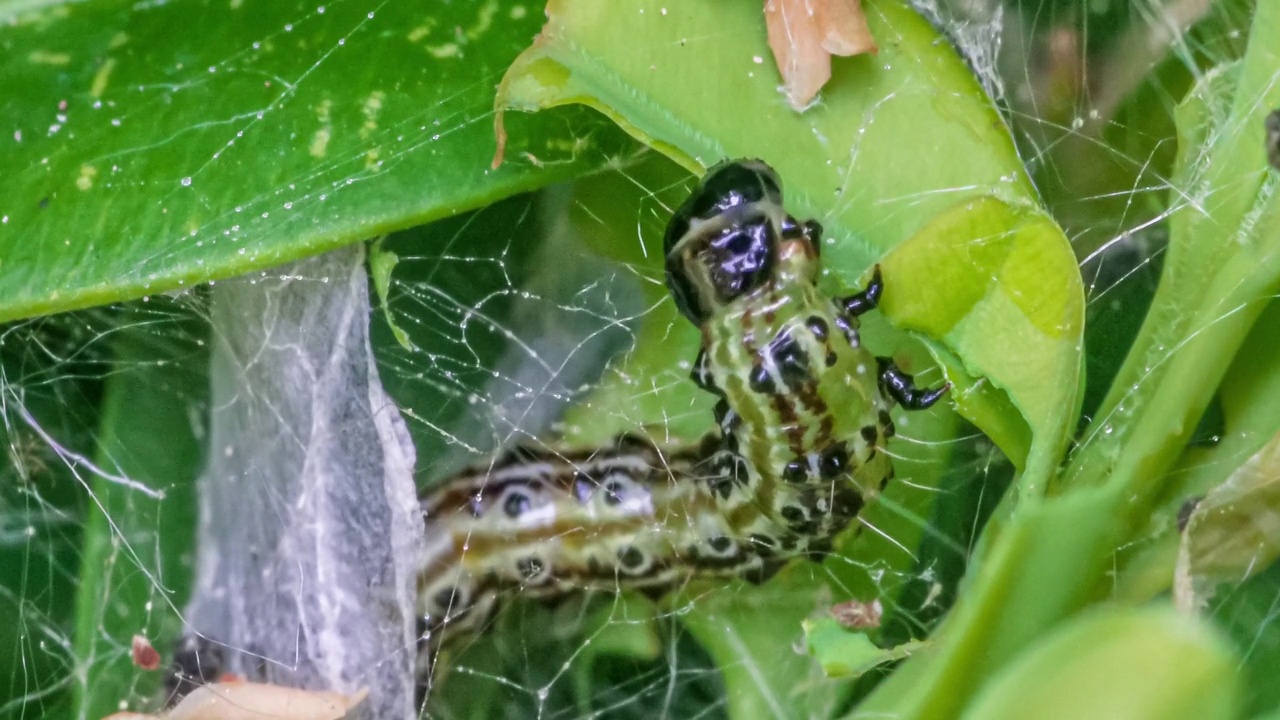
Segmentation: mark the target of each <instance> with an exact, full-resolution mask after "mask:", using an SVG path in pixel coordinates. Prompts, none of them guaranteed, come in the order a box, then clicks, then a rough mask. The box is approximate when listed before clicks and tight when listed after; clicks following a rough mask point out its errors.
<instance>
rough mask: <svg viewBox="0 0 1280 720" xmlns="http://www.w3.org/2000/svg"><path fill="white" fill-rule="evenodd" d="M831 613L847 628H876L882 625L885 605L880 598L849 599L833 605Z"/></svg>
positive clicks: (841, 625)
mask: <svg viewBox="0 0 1280 720" xmlns="http://www.w3.org/2000/svg"><path fill="white" fill-rule="evenodd" d="M831 615H832V616H833V617H834V618H835V619H836V622H838V623H840V627H843V628H844V629H846V630H874V629H875V628H878V627H880V619H881V618H882V617H884V606H883V605H881V604H880V600H879V599H876V600H872V601H871V602H863V601H861V600H849V601H848V602H842V603H837V604H835V605H832V606H831Z"/></svg>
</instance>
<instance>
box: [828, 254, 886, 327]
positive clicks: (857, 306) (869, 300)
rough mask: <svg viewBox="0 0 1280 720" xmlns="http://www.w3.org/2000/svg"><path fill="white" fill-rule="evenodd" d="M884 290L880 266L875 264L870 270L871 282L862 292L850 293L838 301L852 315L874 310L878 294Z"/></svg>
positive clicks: (877, 301)
mask: <svg viewBox="0 0 1280 720" xmlns="http://www.w3.org/2000/svg"><path fill="white" fill-rule="evenodd" d="M883 292H884V281H883V280H882V279H881V277H880V266H879V265H876V267H875V270H873V271H872V272H871V282H869V283H867V287H866V288H865V289H863V291H862V292H860V293H857V294H855V295H850V296H849V297H847V298H843V299H841V300H839V301H838V303H839V305H840V307H841V308H844V311H845V312H847V313H849V315H851V316H853V317H857V316H859V315H861V314H863V313H865V312H868V311H870V310H874V309H875V308H876V305H879V304H880V295H881V293H883Z"/></svg>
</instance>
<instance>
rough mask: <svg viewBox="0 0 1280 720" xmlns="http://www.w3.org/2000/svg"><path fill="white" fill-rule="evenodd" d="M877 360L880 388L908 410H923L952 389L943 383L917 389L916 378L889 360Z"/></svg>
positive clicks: (882, 358) (949, 384) (949, 385)
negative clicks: (924, 388) (940, 385)
mask: <svg viewBox="0 0 1280 720" xmlns="http://www.w3.org/2000/svg"><path fill="white" fill-rule="evenodd" d="M876 360H877V361H878V362H879V364H880V386H881V387H882V388H884V391H885V392H886V393H888V395H889V397H891V398H893V399H894V400H897V401H898V403H899V404H900V405H902V407H904V408H906V409H908V410H923V409H925V408H927V407H929V406H931V405H933V404H934V403H936V402H938V400H939V399H941V398H942V396H943V395H944V394H946V392H947V390H948V389H950V388H951V383H943V385H942V387H937V388H933V389H931V390H922V389H920V388H917V387H916V383H915V379H914V378H912V377H911V376H910V375H908V374H906V373H904V372H902V371H901V370H899V369H898V366H897V365H894V364H893V361H892V360H890V359H889V358H884V357H881V358H876Z"/></svg>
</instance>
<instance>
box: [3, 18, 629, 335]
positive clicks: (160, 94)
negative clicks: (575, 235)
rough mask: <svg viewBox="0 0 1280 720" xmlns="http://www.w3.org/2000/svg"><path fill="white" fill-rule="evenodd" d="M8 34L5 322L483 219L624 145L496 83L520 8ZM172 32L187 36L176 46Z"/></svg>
mask: <svg viewBox="0 0 1280 720" xmlns="http://www.w3.org/2000/svg"><path fill="white" fill-rule="evenodd" d="M8 14H9V17H7V18H6V20H7V22H4V23H2V24H0V48H3V53H0V58H2V59H0V97H3V98H5V101H4V102H3V103H0V125H3V126H4V127H5V128H6V130H5V133H6V136H5V138H4V140H3V142H2V145H0V147H3V150H0V167H4V168H5V169H6V170H5V172H4V173H2V174H0V198H4V204H3V206H2V207H0V321H2V320H6V319H12V318H19V317H26V316H31V315H37V314H44V313H50V312H56V311H60V310H66V309H69V308H76V307H84V306H87V305H93V304H99V303H107V302H114V301H118V300H122V299H127V298H134V297H138V296H141V295H151V294H156V293H161V292H166V291H170V290H180V289H184V288H190V287H192V286H194V285H196V284H198V283H200V282H204V281H207V280H211V279H216V278H223V277H228V276H233V275H238V274H242V273H245V272H247V271H249V270H253V269H258V268H266V267H271V266H274V265H279V264H281V263H284V262H286V261H289V260H293V259H297V258H300V257H304V256H308V255H312V254H315V253H319V252H322V251H324V250H327V249H332V248H335V247H339V246H342V245H345V244H348V243H351V242H356V241H360V240H364V239H367V238H370V237H374V236H377V235H381V234H384V233H386V232H389V231H392V230H397V229H401V228H406V227H410V226H413V225H417V224H420V223H423V222H426V221H428V220H432V219H436V218H441V217H445V216H448V215H452V214H455V213H457V212H460V211H462V210H466V209H469V208H475V207H479V206H481V205H484V204H487V203H489V202H492V201H494V200H496V199H499V198H502V197H506V196H508V195H511V194H514V193H517V192H521V191H523V190H528V189H532V188H535V187H539V186H541V185H544V184H547V183H550V182H555V181H557V180H561V179H564V178H568V177H574V176H577V175H579V174H582V173H584V172H587V171H590V170H591V169H594V168H597V167H600V166H601V165H602V164H604V162H605V161H606V160H607V158H609V157H611V156H613V155H616V154H617V153H619V152H621V151H622V150H623V149H624V148H629V147H630V143H629V141H627V140H626V139H625V138H624V137H623V136H621V134H620V133H618V132H617V131H616V130H615V129H613V128H612V127H610V126H609V125H608V123H606V122H604V121H603V120H601V119H600V118H598V117H595V116H593V115H594V114H592V113H589V112H587V111H583V110H581V109H576V110H568V111H566V112H562V113H556V114H553V115H547V116H541V117H533V118H528V119H524V120H521V121H517V122H516V123H512V124H511V125H510V127H508V128H507V131H508V133H509V134H510V138H511V139H510V140H509V143H508V144H509V147H508V151H507V155H508V157H509V158H510V160H508V162H506V163H505V164H504V165H503V166H502V167H501V168H499V169H498V170H496V171H494V170H490V169H489V165H490V159H491V157H492V156H493V153H494V148H495V140H494V134H493V126H492V124H491V120H492V117H491V114H490V113H491V111H492V97H493V96H492V88H493V86H494V84H496V83H497V81H498V80H499V78H500V77H501V74H502V72H503V70H504V69H505V68H506V67H507V65H508V64H509V63H510V62H511V60H512V59H513V58H514V57H515V56H516V54H517V53H518V52H519V50H520V48H522V47H523V46H524V45H526V44H527V43H528V42H529V39H530V38H531V37H532V36H533V34H534V33H535V32H536V31H537V28H538V24H539V22H540V17H539V13H537V12H534V11H530V10H529V8H528V6H527V5H526V4H524V3H519V2H514V1H509V0H485V2H475V3H444V4H440V3H437V4H434V5H433V6H432V8H431V12H429V13H424V12H423V11H422V8H420V7H417V6H414V5H410V4H404V3H376V2H339V3H333V4H330V5H327V6H315V7H313V8H311V9H310V10H303V11H302V12H300V7H299V6H298V5H296V4H289V3H269V4H266V5H262V6H257V5H255V6H253V8H252V10H250V9H249V8H248V7H242V6H241V3H239V2H223V3H213V4H208V3H200V2H196V1H195V0H178V1H176V2H168V3H159V4H151V5H149V4H144V5H138V4H137V3H132V2H124V1H122V0H99V1H96V2H84V3H62V2H54V3H43V4H39V5H38V6H36V7H31V8H29V9H18V8H11V9H9V10H8ZM175 28H186V29H188V30H189V31H184V32H175V30H174V29H175Z"/></svg>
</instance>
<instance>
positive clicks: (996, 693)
mask: <svg viewBox="0 0 1280 720" xmlns="http://www.w3.org/2000/svg"><path fill="white" fill-rule="evenodd" d="M1238 662H1239V658H1237V657H1236V655H1235V653H1234V652H1232V650H1231V648H1230V647H1229V646H1228V645H1227V643H1225V642H1224V640H1223V638H1221V637H1219V635H1218V634H1217V633H1216V632H1215V631H1214V630H1213V629H1212V628H1211V626H1209V625H1208V624H1205V623H1202V622H1200V621H1197V620H1195V619H1192V618H1188V617H1184V616H1181V615H1178V614H1177V613H1175V612H1173V611H1172V609H1170V608H1167V607H1153V608H1145V609H1140V610H1134V609H1128V608H1107V609H1104V610H1099V611H1096V612H1093V613H1090V614H1088V615H1086V616H1084V617H1081V618H1079V619H1076V620H1074V621H1072V622H1070V623H1068V624H1066V625H1064V626H1063V627H1062V628H1060V629H1058V630H1057V631H1055V632H1054V633H1053V634H1051V635H1049V636H1048V637H1045V638H1044V639H1042V640H1041V641H1040V642H1038V643H1036V644H1035V645H1034V646H1033V647H1031V648H1030V649H1028V650H1027V652H1026V653H1024V654H1022V655H1021V656H1019V657H1018V658H1016V659H1015V660H1014V661H1013V662H1012V663H1010V665H1009V666H1008V667H1007V668H1006V669H1005V670H1003V671H1001V673H1000V674H999V675H997V676H996V677H994V678H992V679H991V681H990V682H988V683H987V684H986V685H985V686H984V687H983V688H982V690H981V692H979V694H978V696H977V697H976V698H975V699H974V701H973V703H972V704H970V705H969V707H968V708H966V710H965V712H964V714H963V715H962V716H961V718H962V720H1006V719H1007V720H1013V719H1015V718H1017V719H1019V720H1021V718H1026V717H1028V713H1029V712H1031V710H1030V709H1031V708H1037V709H1038V710H1036V711H1035V714H1036V715H1038V716H1051V717H1054V718H1058V719H1060V720H1093V719H1094V718H1108V719H1109V720H1227V719H1228V718H1234V717H1238V715H1239V711H1240V707H1241V684H1240V678H1239V676H1238V675H1237V673H1236V665H1237V663H1238Z"/></svg>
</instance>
